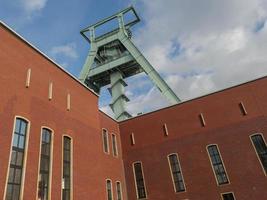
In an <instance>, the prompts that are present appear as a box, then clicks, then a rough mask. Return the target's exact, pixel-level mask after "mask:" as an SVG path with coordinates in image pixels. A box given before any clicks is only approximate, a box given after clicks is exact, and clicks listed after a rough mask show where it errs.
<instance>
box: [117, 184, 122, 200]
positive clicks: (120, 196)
mask: <svg viewBox="0 0 267 200" xmlns="http://www.w3.org/2000/svg"><path fill="white" fill-rule="evenodd" d="M116 189H117V200H122V195H121V183H120V182H117V183H116Z"/></svg>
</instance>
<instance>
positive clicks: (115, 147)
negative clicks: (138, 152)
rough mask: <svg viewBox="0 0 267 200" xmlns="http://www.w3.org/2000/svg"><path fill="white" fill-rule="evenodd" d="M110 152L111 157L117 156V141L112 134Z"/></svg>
mask: <svg viewBox="0 0 267 200" xmlns="http://www.w3.org/2000/svg"><path fill="white" fill-rule="evenodd" d="M112 150H113V155H114V156H118V149H117V139H116V135H114V134H112Z"/></svg>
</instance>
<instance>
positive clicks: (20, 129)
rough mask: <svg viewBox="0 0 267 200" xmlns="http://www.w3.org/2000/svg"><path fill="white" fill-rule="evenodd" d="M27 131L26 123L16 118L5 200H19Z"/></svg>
mask: <svg viewBox="0 0 267 200" xmlns="http://www.w3.org/2000/svg"><path fill="white" fill-rule="evenodd" d="M27 129H28V122H27V121H25V120H24V119H21V118H16V124H15V131H14V133H13V142H12V154H11V160H10V165H9V174H8V182H7V188H6V200H19V199H20V198H21V185H22V177H23V173H24V167H23V165H24V154H25V143H26V138H27V135H26V134H27Z"/></svg>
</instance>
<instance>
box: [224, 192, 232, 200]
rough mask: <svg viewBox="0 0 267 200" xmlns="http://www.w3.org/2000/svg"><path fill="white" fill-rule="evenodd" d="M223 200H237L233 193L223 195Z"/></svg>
mask: <svg viewBox="0 0 267 200" xmlns="http://www.w3.org/2000/svg"><path fill="white" fill-rule="evenodd" d="M222 197H223V200H235V198H234V195H233V193H225V194H223V195H222Z"/></svg>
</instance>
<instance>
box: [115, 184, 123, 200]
mask: <svg viewBox="0 0 267 200" xmlns="http://www.w3.org/2000/svg"><path fill="white" fill-rule="evenodd" d="M118 183H119V185H120V194H121V200H123V194H122V186H121V182H120V181H116V196H117V200H118V199H119V197H118Z"/></svg>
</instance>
